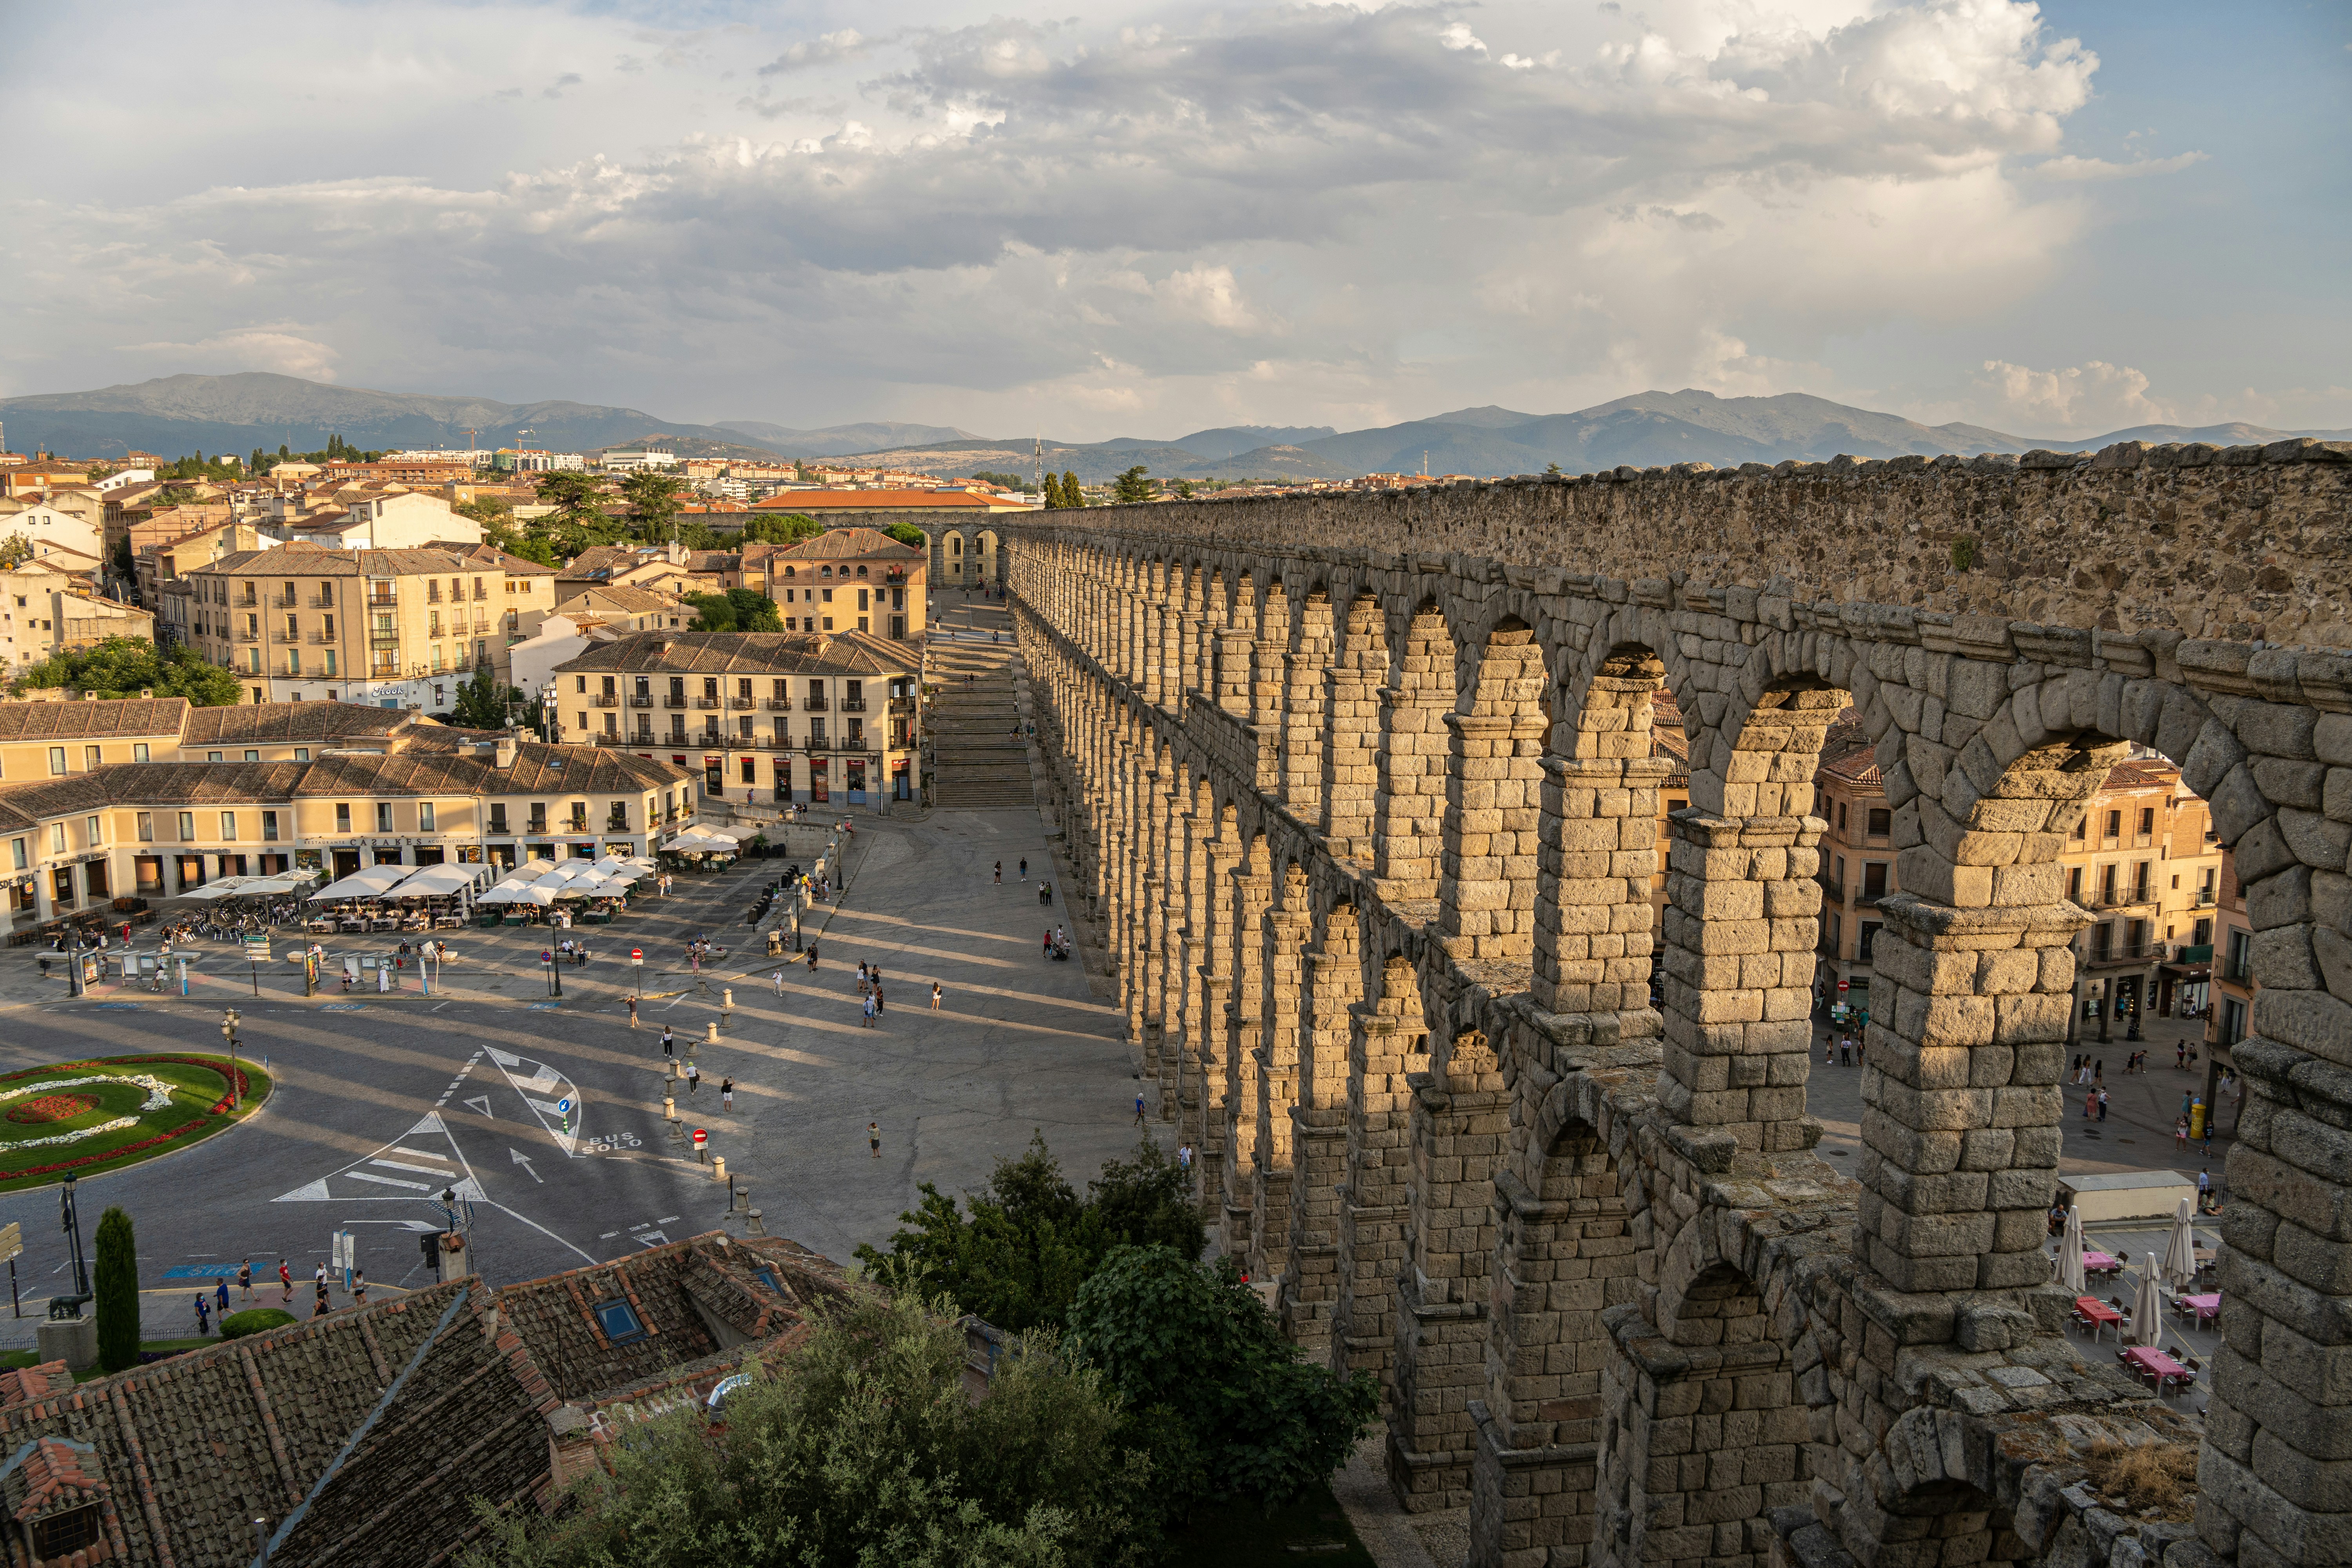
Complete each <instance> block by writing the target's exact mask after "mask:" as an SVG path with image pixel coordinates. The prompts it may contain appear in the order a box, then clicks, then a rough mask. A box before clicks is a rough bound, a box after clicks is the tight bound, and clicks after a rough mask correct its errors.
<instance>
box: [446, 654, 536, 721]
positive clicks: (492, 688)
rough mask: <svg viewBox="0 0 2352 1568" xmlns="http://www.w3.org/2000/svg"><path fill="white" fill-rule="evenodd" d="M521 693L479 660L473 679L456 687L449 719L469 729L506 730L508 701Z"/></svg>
mask: <svg viewBox="0 0 2352 1568" xmlns="http://www.w3.org/2000/svg"><path fill="white" fill-rule="evenodd" d="M521 695H522V693H521V692H520V691H518V690H516V689H514V688H513V687H511V686H508V685H505V684H503V683H501V682H500V681H499V679H498V678H497V677H495V676H493V675H492V674H491V673H490V667H489V666H488V665H487V664H478V665H476V666H475V667H474V675H473V679H470V680H467V681H463V682H460V683H459V685H458V687H457V702H456V704H455V705H454V706H453V707H452V708H451V709H450V710H449V720H450V722H452V723H454V724H456V725H457V726H459V727H460V728H462V729H467V730H503V729H505V728H506V727H507V705H508V703H509V700H511V699H513V698H517V697H520V696H521Z"/></svg>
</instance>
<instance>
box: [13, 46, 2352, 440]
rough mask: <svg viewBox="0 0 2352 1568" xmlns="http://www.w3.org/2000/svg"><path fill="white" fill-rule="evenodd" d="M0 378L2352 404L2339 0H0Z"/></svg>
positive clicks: (1229, 414)
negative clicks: (216, 3) (83, 0)
mask: <svg viewBox="0 0 2352 1568" xmlns="http://www.w3.org/2000/svg"><path fill="white" fill-rule="evenodd" d="M0 37H5V38H6V41H7V43H8V44H9V45H10V46H11V48H12V58H16V59H18V60H28V59H32V60H37V59H54V60H58V61H68V60H70V61H75V62H79V67H78V68H75V69H71V70H65V69H60V70H55V71H41V72H30V71H26V72H20V73H18V74H17V75H16V77H15V78H13V79H12V80H11V83H10V92H9V102H8V106H7V108H6V110H5V121H0V123H5V125H6V127H7V133H6V137H5V145H7V146H8V147H9V149H10V156H9V158H8V165H9V170H8V173H9V178H8V180H7V182H6V185H5V190H0V214H5V222H0V269H5V276H7V277H8V278H9V279H11V283H10V286H9V287H7V288H6V289H0V331H5V336H6V342H7V353H5V355H0V393H5V394H10V395H14V394H21V393H30V392H55V391H65V390H73V389H79V388H84V387H92V386H98V385H102V384H110V383H114V382H121V381H134V380H138V379H142V378H143V377H147V376H151V375H160V374H173V373H176V372H182V371H199V372H224V371H231V370H275V371H283V372H286V373H288V374H296V375H302V376H310V377H314V378H317V379H320V380H332V381H337V382H341V383H343V384H352V385H363V386H376V387H385V388H392V389H396V390H401V391H416V392H446V393H472V394H480V395H489V396H495V397H500V398H505V399H509V400H512V401H518V402H520V401H528V400H531V399H537V398H542V397H570V398H574V399H578V400H581V401H583V402H592V403H616V404H629V405H635V406H638V407H642V408H646V409H649V410H653V411H655V412H656V413H658V414H660V415H662V416H665V417H667V418H672V419H680V420H711V419H722V418H740V419H771V420H774V421H777V422H779V423H782V424H787V425H794V426H820V425H829V424H835V423H839V422H842V421H845V420H851V419H863V418H899V419H914V420H921V421H928V422H935V423H946V424H956V425H961V426H964V427H965V428H967V429H971V430H975V431H979V432H982V433H985V434H992V435H1013V434H1024V433H1026V432H1028V431H1030V430H1032V429H1037V428H1043V429H1044V430H1045V432H1046V433H1048V434H1051V435H1055V436H1058V437H1062V438H1065V439H1097V438H1102V437H1110V436H1115V435H1138V436H1174V435H1178V434H1181V433H1182V432H1184V431H1186V430H1189V429H1192V428H1196V427H1199V426H1205V425H1213V424H1223V423H1229V422H1255V423H1269V424H1328V425H1334V426H1339V427H1340V428H1343V429H1344V428H1350V427H1355V426H1364V425H1371V424H1381V423H1388V422H1391V421H1394V420H1397V419H1402V418H1410V417H1414V416H1422V415H1427V414H1432V413H1436V412H1439V411H1442V410H1445V409H1449V408H1455V407H1460V406H1464V405H1476V404H1486V403H1500V404H1503V405H1507V406H1511V407H1516V408H1522V409H1527V410H1530V411H1534V412H1538V413H1551V412H1560V411H1565V410H1569V409H1573V408H1577V407H1581V406H1584V405H1589V404H1591V403H1595V402H1601V401H1604V400H1606V399H1609V398H1612V397H1616V396H1620V395H1625V394H1628V393H1633V392H1637V391H1641V390H1643V389H1645V388H1650V387H1659V388H1666V389H1675V388H1680V387H1685V386H1695V387H1700V388H1705V389H1707V390H1711V391H1714V392H1717V393H1720V394H1724V395H1734V394H1762V393H1777V392H1789V391H1803V392H1811V393H1816V394H1820V395H1824V396H1829V397H1834V398H1838V399H1840V400H1843V401H1846V402H1852V403H1857V404H1861V405H1866V406H1872V407H1881V408H1891V409H1895V410H1898V411H1900V412H1904V413H1907V414H1911V415H1914V416H1919V417H1922V418H1927V419H1929V420H1935V421H1940V420H1946V419H1969V420H1974V421H1978V422H1980V423H1985V424H1990V425H1993V426H1998V427H2000V428H2003V429H2006V430H2009V431H2011V432H2017V433H2022V434H2027V435H2049V436H2067V435H2084V434H2091V433H2095V432H2097V431H2100V430H2105V429H2109V428H2113V427H2115V426H2122V425H2127V424H2133V423H2138V422H2142V421H2150V420H2184V421H2189V422H2200V423H2201V422H2208V421H2212V420H2218V419H2232V418H2238V419H2249V420H2253V421H2257V422H2261V423H2265V424H2273V425H2279V426H2289V427H2295V426H2352V387H2347V380H2352V374H2347V371H2346V369H2345V366H2346V365H2347V363H2352V352H2347V351H2352V305H2347V295H2346V291H2345V289H2344V288H2343V280H2344V279H2345V278H2346V276H2347V275H2348V274H2352V254H2347V250H2352V247H2347V234H2352V199H2347V197H2352V188H2347V187H2352V174H2347V163H2346V161H2345V160H2344V159H2343V157H2342V156H2341V152H2342V147H2343V144H2344V137H2345V133H2346V129H2347V124H2352V114H2347V110H2352V8H2347V7H2346V6H2345V5H2340V4H2326V5H2305V4H2302V3H2300V0H2295V3H2292V4H2285V3H2282V4H2275V5H2273V4H2267V3H2263V0H2247V3H2246V4H2243V5H2226V6H2216V5H2210V4H2205V5H2196V4H2175V3H2171V0H2134V3H2130V4H2126V3H2123V0H2112V3H2091V0H2051V3H2049V4H2044V5H2040V6H2036V5H2031V4H2021V3H2017V0H1876V3H1866V0H1603V3H1600V4H1595V3H1593V0H1539V3H1533V4H1527V3H1519V0H1496V3H1491V4H1485V5H1442V4H1441V5H1416V4H1400V5H1377V6H1376V5H1264V4H1255V3H1253V0H1223V3H1218V0H1167V3H1162V4H1156V5H1155V4H1140V3H1129V0H1097V4H1096V5H1090V6H1088V7H1087V8H1086V14H1085V15H1083V16H1070V15H1067V14H1066V7H1065V8H1064V9H1060V10H1056V9H1053V8H1049V7H1046V6H1044V5H1024V4H1023V0H995V3H991V4H987V5H982V4H964V3H962V0H932V3H930V4H924V5H910V4H906V3H904V0H862V3H860V4H856V5H850V4H846V3H836V4H786V5H761V6H750V5H742V6H736V5H726V4H722V3H719V0H712V3H709V4H700V5H698V4H691V3H684V4H678V5H635V4H629V3H625V0H621V3H608V4H594V5H525V4H512V3H507V4H501V3H498V0H483V3H473V0H467V3H454V4H436V3H433V0H368V3H367V4H364V5H359V4H352V5H338V4H325V3H319V0H254V3H252V4H250V5H244V6H240V7H237V8H236V13H235V15H234V16H233V17H231V16H228V15H226V14H225V13H223V12H222V11H220V10H219V9H218V8H217V7H213V6H199V5H168V6H157V5H143V4H140V3H138V0H124V3H121V4H117V5H108V6H104V7H83V6H43V7H36V6H33V5H28V4H21V3H11V4H6V5H0Z"/></svg>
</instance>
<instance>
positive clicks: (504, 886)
mask: <svg viewBox="0 0 2352 1568" xmlns="http://www.w3.org/2000/svg"><path fill="white" fill-rule="evenodd" d="M555 891H556V890H555V889H552V888H548V887H542V886H541V885H540V884H539V883H537V882H526V883H523V884H522V885H521V886H520V887H518V886H516V885H515V884H514V883H512V882H500V883H499V885H498V886H497V887H495V888H492V889H490V890H489V891H488V892H487V893H484V894H483V895H482V899H481V901H482V902H483V903H486V904H536V905H538V906H539V907H540V908H541V909H545V908H546V907H547V906H548V905H550V904H551V903H553V902H555Z"/></svg>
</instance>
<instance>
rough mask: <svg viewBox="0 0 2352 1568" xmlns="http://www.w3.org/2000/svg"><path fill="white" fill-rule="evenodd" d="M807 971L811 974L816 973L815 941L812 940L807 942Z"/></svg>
mask: <svg viewBox="0 0 2352 1568" xmlns="http://www.w3.org/2000/svg"><path fill="white" fill-rule="evenodd" d="M809 973H811V974H814V973H816V943H814V942H811V943H809Z"/></svg>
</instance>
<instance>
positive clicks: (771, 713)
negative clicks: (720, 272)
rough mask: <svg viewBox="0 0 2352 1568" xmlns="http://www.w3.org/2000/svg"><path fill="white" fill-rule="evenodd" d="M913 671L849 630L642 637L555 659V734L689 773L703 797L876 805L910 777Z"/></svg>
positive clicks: (895, 796) (910, 789)
mask: <svg viewBox="0 0 2352 1568" xmlns="http://www.w3.org/2000/svg"><path fill="white" fill-rule="evenodd" d="M920 668H921V663H920V657H919V654H917V652H916V651H915V650H914V649H913V648H911V647H908V645H906V644H904V643H898V642H892V641H890V640H889V639H887V638H885V637H874V636H871V635H869V634H866V633H862V632H847V633H844V634H841V635H838V636H834V637H826V636H824V634H822V633H819V634H817V635H815V636H809V635H806V634H793V633H783V634H778V633H774V632H677V633H667V632H665V633H652V632H647V633H643V634H640V635H637V636H635V637H624V638H622V639H620V640H618V641H615V642H612V643H608V644H605V645H604V646H602V647H592V648H590V649H588V650H587V651H586V652H585V653H583V654H582V655H581V656H580V657H579V658H572V659H568V660H566V661H565V662H564V663H562V664H560V665H558V666H556V668H555V684H556V688H557V690H556V695H555V697H554V700H553V701H554V707H555V717H556V722H557V723H558V725H559V726H560V728H559V729H558V731H556V732H557V736H558V738H559V739H561V740H563V741H566V742H572V743H574V744H579V745H591V744H593V745H595V746H598V747H615V748H620V747H625V748H629V749H633V750H635V752H636V753H637V754H638V755H639V756H642V757H646V758H666V759H667V761H668V762H669V763H671V764H673V765H674V766H677V767H681V768H698V770H699V772H700V773H701V776H702V783H703V791H704V794H705V795H708V796H709V797H710V798H712V799H721V798H723V799H728V800H739V801H742V802H744V803H745V804H747V805H748V804H761V803H768V804H797V805H854V806H864V807H866V808H867V809H869V810H879V811H887V810H888V809H889V803H890V802H892V801H898V800H902V801H912V800H913V799H915V797H916V791H917V788H918V786H919V783H920V772H921V770H920V765H919V761H918V757H919V748H920V745H921V739H922V737H921V731H920V721H919V714H918V702H917V692H918V689H919V677H920Z"/></svg>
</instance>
